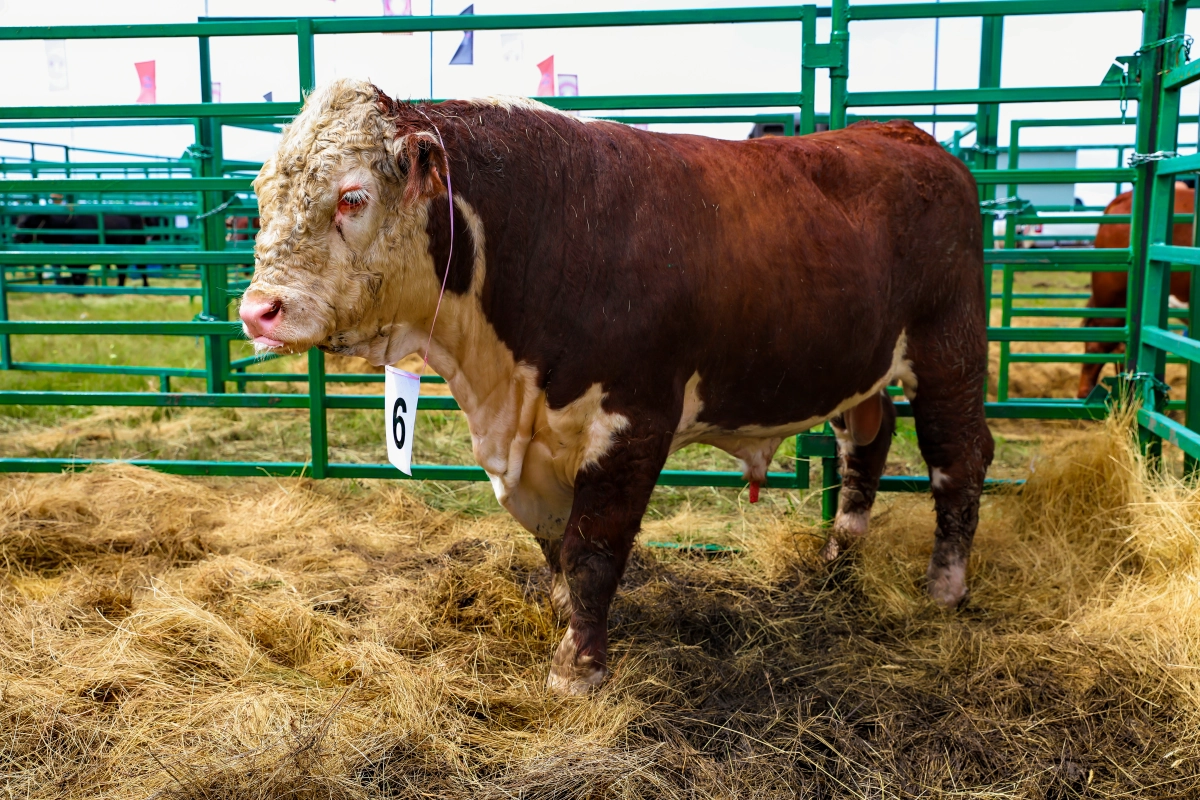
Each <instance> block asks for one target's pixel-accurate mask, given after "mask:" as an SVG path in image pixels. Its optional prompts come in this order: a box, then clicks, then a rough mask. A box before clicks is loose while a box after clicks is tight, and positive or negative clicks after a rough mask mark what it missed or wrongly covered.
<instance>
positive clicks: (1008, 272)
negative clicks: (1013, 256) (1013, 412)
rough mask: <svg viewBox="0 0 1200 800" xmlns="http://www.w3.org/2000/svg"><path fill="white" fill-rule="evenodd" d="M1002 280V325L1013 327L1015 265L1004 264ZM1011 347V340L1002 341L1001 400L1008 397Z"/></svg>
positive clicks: (997, 388)
mask: <svg viewBox="0 0 1200 800" xmlns="http://www.w3.org/2000/svg"><path fill="white" fill-rule="evenodd" d="M1001 281H1002V283H1001V286H1002V288H1001V295H1002V296H1001V299H1000V326H1001V327H1002V328H1011V327H1012V318H1013V307H1012V290H1013V266H1012V265H1011V264H1005V265H1004V268H1003V273H1002V276H1001ZM1011 347H1012V343H1011V342H1001V343H1000V364H999V370H998V373H999V374H998V375H997V379H996V397H997V399H998V400H1000V401H1001V402H1003V401H1005V400H1007V399H1008V363H1009V359H1008V356H1009V350H1010V349H1011Z"/></svg>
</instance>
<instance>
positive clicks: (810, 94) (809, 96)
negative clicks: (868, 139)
mask: <svg viewBox="0 0 1200 800" xmlns="http://www.w3.org/2000/svg"><path fill="white" fill-rule="evenodd" d="M816 44H817V9H816V7H815V6H805V7H804V13H803V23H802V25H801V28H800V95H801V100H800V133H801V134H809V133H812V132H813V131H815V130H816V129H817V124H816V109H815V107H814V106H815V105H816V97H817V70H816V67H811V66H805V64H804V54H805V53H811V52H812V50H813V48H814V47H815V46H816ZM807 475H808V473H807V472H806V473H805V477H806V478H807Z"/></svg>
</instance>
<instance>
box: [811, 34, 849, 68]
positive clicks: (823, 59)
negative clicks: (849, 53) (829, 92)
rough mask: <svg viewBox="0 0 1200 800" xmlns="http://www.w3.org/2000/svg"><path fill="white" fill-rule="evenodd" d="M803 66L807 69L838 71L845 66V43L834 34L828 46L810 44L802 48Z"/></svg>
mask: <svg viewBox="0 0 1200 800" xmlns="http://www.w3.org/2000/svg"><path fill="white" fill-rule="evenodd" d="M803 66H805V67H807V68H809V69H838V68H839V67H843V68H844V67H845V66H846V42H845V40H844V39H843V37H841V36H838V35H836V34H834V35H833V36H831V37H830V40H829V44H810V45H809V46H808V47H806V48H804V58H803Z"/></svg>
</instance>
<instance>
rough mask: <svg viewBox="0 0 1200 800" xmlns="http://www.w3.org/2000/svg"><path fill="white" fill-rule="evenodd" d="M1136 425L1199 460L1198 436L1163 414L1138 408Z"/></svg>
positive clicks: (1199, 440)
mask: <svg viewBox="0 0 1200 800" xmlns="http://www.w3.org/2000/svg"><path fill="white" fill-rule="evenodd" d="M1137 418H1138V424H1140V425H1141V426H1142V427H1143V428H1145V429H1146V430H1147V431H1148V432H1149V433H1151V434H1153V435H1154V436H1156V437H1158V438H1159V439H1162V440H1165V441H1167V442H1170V443H1171V444H1173V445H1175V446H1176V447H1178V448H1179V449H1180V450H1182V451H1183V452H1185V453H1187V454H1188V455H1190V456H1191V457H1192V458H1200V434H1197V433H1196V432H1195V431H1192V430H1189V429H1188V428H1186V427H1185V426H1183V425H1181V424H1179V423H1178V422H1176V421H1175V420H1173V419H1171V418H1170V417H1168V416H1167V415H1165V414H1161V413H1159V412H1157V411H1151V410H1149V409H1147V408H1139V409H1138V412H1137Z"/></svg>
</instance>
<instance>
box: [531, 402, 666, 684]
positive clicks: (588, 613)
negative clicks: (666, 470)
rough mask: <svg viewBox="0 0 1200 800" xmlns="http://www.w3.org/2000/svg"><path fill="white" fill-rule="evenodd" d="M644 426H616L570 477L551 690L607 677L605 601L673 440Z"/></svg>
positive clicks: (613, 590) (663, 429) (622, 569)
mask: <svg viewBox="0 0 1200 800" xmlns="http://www.w3.org/2000/svg"><path fill="white" fill-rule="evenodd" d="M647 428H648V426H646V425H645V423H642V424H641V425H638V424H635V425H633V426H631V428H629V429H626V430H625V431H622V432H621V433H620V434H619V435H618V436H617V437H616V438H615V439H614V441H613V444H612V446H611V447H610V449H609V451H608V452H607V453H605V454H604V455H603V456H602V457H601V458H600V460H599V461H598V462H597V463H594V464H592V465H590V466H588V467H585V468H584V469H583V470H581V471H580V473H579V475H578V476H576V479H575V499H574V502H573V503H572V506H571V518H570V520H569V521H568V522H567V530H566V533H565V534H564V536H563V540H562V547H561V553H560V558H561V561H562V568H563V573H564V574H565V576H566V583H567V587H568V589H569V591H570V607H571V614H570V622H569V623H568V626H567V632H566V635H564V636H563V639H562V642H561V643H560V644H559V646H558V650H557V651H556V652H555V653H554V659H553V661H552V662H551V664H550V675H549V677H548V678H547V679H546V685H547V686H548V687H549V688H550V689H551V690H552V691H556V692H560V693H562V694H585V693H587V692H589V691H591V690H593V689H595V688H597V687H598V686H600V684H601V683H603V682H604V678H605V676H607V675H608V666H607V664H608V607H609V605H610V604H611V603H612V599H613V595H614V594H615V593H616V590H617V583H618V582H619V581H620V580H621V575H622V573H624V572H625V563H626V561H627V560H628V558H629V551H630V549H631V548H632V547H633V540H634V538H635V537H636V536H637V533H638V529H639V528H640V526H641V523H642V515H643V514H644V513H645V511H646V505H647V504H648V503H649V502H650V494H651V492H653V491H654V484H655V482H656V481H657V480H658V474H659V472H660V471H661V470H662V466H663V464H664V463H665V462H666V460H667V454H668V451H669V449H670V446H671V436H672V431H671V429H670V428H669V427H667V426H662V427H661V428H659V429H658V430H648V429H647Z"/></svg>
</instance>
